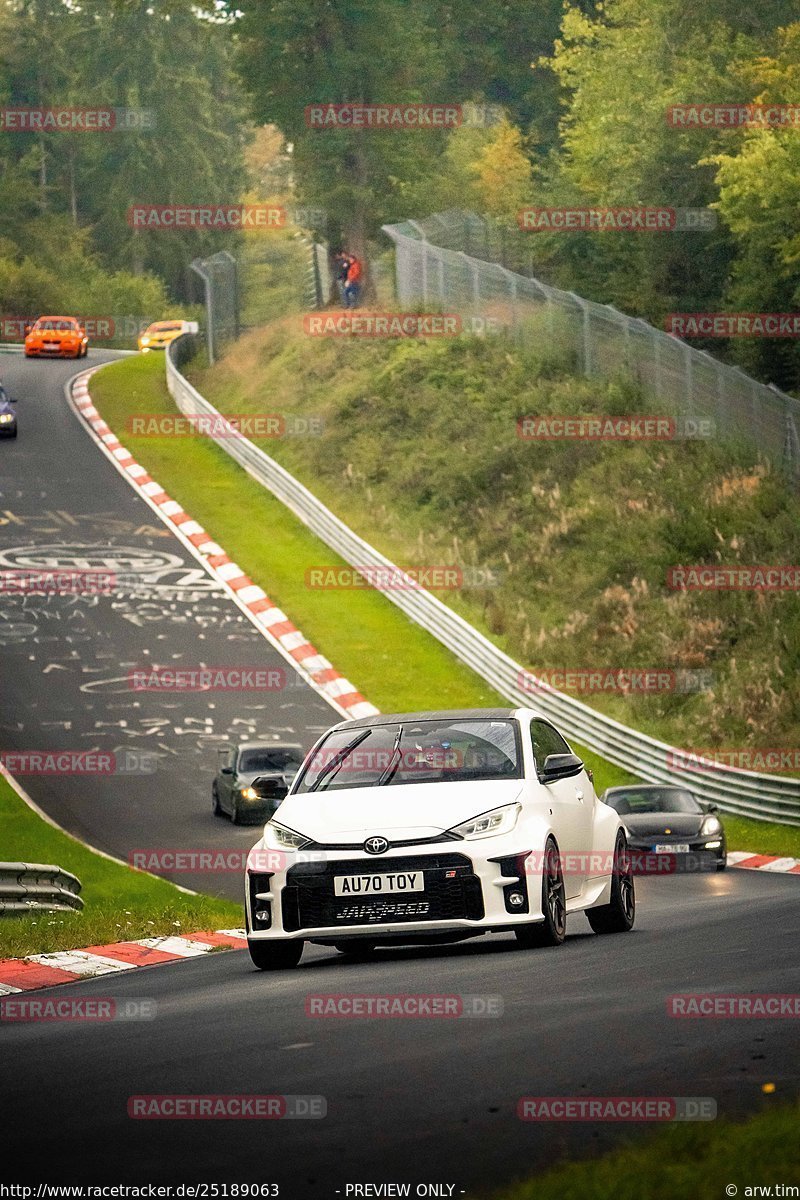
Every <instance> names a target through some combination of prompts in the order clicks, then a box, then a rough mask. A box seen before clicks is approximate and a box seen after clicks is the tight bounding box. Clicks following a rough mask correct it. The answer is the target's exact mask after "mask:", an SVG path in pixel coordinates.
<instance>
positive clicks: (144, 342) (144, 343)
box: [139, 337, 150, 346]
mask: <svg viewBox="0 0 800 1200" xmlns="http://www.w3.org/2000/svg"><path fill="white" fill-rule="evenodd" d="M139 344H140V345H141V346H149V345H150V338H149V337H142V338H139Z"/></svg>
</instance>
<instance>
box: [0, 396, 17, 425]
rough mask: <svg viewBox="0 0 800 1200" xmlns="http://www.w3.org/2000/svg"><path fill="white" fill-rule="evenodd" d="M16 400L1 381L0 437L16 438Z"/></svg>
mask: <svg viewBox="0 0 800 1200" xmlns="http://www.w3.org/2000/svg"><path fill="white" fill-rule="evenodd" d="M14 404H16V400H14V399H12V397H11V396H9V394H8V392H7V391H6V390H5V388H4V387H3V385H2V383H0V437H8V438H15V437H16V436H17V414H16V412H15V411H14V408H13V405H14Z"/></svg>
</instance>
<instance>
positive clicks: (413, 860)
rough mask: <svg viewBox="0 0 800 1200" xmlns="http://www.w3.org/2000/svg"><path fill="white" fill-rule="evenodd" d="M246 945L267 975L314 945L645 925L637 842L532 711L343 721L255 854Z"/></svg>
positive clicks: (529, 937) (313, 754)
mask: <svg viewBox="0 0 800 1200" xmlns="http://www.w3.org/2000/svg"><path fill="white" fill-rule="evenodd" d="M245 891H246V896H245V903H246V914H247V938H248V945H249V948H250V955H251V957H252V959H253V962H254V963H255V965H256V966H257V967H259V968H260V969H261V970H264V971H266V970H275V969H280V968H283V967H293V966H296V965H297V963H298V962H299V960H300V956H301V954H302V952H303V943H304V942H306V941H309V942H314V943H316V944H317V945H323V946H334V947H335V948H336V949H337V950H339V951H341V952H342V953H343V954H351V955H364V954H368V953H370V952H371V951H372V950H373V949H374V947H375V946H377V945H393V944H394V945H398V944H402V943H405V944H409V943H417V944H420V943H437V942H439V943H442V942H456V941H460V940H462V939H464V938H470V937H476V936H478V935H479V934H483V933H499V932H504V931H511V930H513V932H514V934H515V935H516V937H517V939H518V941H519V942H520V943H521V944H522V946H524V947H532V946H553V945H559V944H560V943H561V942H563V940H564V936H565V933H566V923H567V915H568V914H570V913H575V912H579V911H584V912H585V913H586V915H587V917H588V919H589V923H590V925H591V927H592V929H594V931H595V933H622V932H625V931H627V930H629V929H630V928H631V927H632V926H633V922H634V915H635V903H636V902H635V896H634V885H633V875H632V872H631V868H630V860H629V855H628V848H627V843H626V838H625V830H624V826H623V823H622V820H621V819H620V817H619V816H618V814H617V813H616V812H615V811H614V809H613V808H611V807H609V806H608V805H606V804H603V803H602V802H601V801H600V800H598V798H597V796H596V795H595V790H594V786H593V783H592V778H591V775H590V774H589V773H588V772H587V771H586V769H585V767H584V765H583V763H582V762H581V760H580V759H579V758H578V757H577V756H576V755H575V754H573V753H572V751H571V750H570V747H569V746H568V745H567V743H566V741H565V740H564V738H563V737H562V736H561V734H560V733H559V732H558V731H557V730H556V729H555V728H554V726H553V725H551V724H550V722H549V721H548V720H546V719H545V718H544V717H542V716H541V715H540V714H539V713H537V712H536V711H535V710H534V709H530V708H516V709H513V708H512V709H499V708H498V709H471V710H465V711H461V712H417V713H396V714H393V715H390V716H377V717H366V718H364V719H362V720H358V721H344V722H342V723H341V724H339V725H335V726H334V727H333V728H332V729H330V730H328V732H327V733H325V734H324V735H323V736H322V737H321V738H320V739H319V741H318V742H317V744H316V745H315V746H314V748H313V749H312V750H311V751H310V753H309V754H308V755H307V757H306V759H305V761H304V763H303V765H302V767H301V768H300V770H299V771H298V773H297V775H296V777H295V779H294V781H293V782H292V785H291V788H290V790H289V792H288V794H287V796H286V797H285V799H284V800H283V802H282V803H281V805H280V807H279V808H278V810H277V811H276V812H275V814H274V816H273V817H272V819H271V820H270V821H269V822H268V823H267V825H266V826H265V827H264V835H263V837H262V838H261V840H260V841H259V842H258V844H257V845H256V846H255V847H254V848H253V850H252V851H251V852H250V856H249V860H248V865H247V872H246V889H245Z"/></svg>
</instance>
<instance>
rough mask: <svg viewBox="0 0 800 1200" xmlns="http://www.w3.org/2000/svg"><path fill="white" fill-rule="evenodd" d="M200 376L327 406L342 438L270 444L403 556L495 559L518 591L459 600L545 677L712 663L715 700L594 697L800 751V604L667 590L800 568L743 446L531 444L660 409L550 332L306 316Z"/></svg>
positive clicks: (349, 516) (684, 726) (650, 716)
mask: <svg viewBox="0 0 800 1200" xmlns="http://www.w3.org/2000/svg"><path fill="white" fill-rule="evenodd" d="M193 377H194V381H195V382H196V383H197V385H198V386H199V387H200V390H201V391H202V392H203V393H204V395H206V396H207V397H208V398H209V399H210V400H211V401H212V402H213V403H214V404H216V405H217V406H218V407H219V408H220V409H222V410H223V411H227V412H237V413H238V412H261V413H282V414H286V415H291V414H296V415H306V416H308V415H312V416H318V417H321V418H322V419H323V420H324V422H325V433H324V436H316V437H315V436H306V437H284V438H279V439H271V440H265V441H263V442H261V445H262V446H263V447H264V448H265V449H266V450H267V451H268V452H269V453H270V454H272V455H273V456H274V457H276V458H277V459H278V460H279V461H280V462H282V463H283V464H284V465H286V466H287V467H288V468H289V469H291V470H292V471H293V472H295V473H296V474H297V475H298V476H299V477H300V478H301V479H302V480H303V481H304V482H306V483H307V484H308V485H309V486H311V487H312V488H313V490H314V491H315V492H316V494H317V495H319V496H320V497H321V498H322V499H323V500H324V501H325V502H326V503H327V504H329V505H330V507H331V508H332V509H333V510H334V511H335V512H336V513H337V514H338V515H339V516H341V517H342V518H343V519H345V520H346V521H347V522H348V523H349V524H350V525H351V526H353V527H354V528H355V529H356V530H357V531H358V532H359V533H360V534H362V535H363V536H364V537H366V538H367V539H368V540H370V541H371V542H373V543H374V544H375V545H376V546H377V547H378V548H379V549H381V550H382V551H384V552H385V553H386V554H388V555H389V556H390V557H392V558H393V559H394V561H395V562H398V563H401V564H403V565H406V566H408V565H424V564H435V565H439V564H443V563H453V562H456V563H459V564H461V565H463V566H470V565H471V566H473V567H477V568H481V569H484V568H487V567H489V568H492V569H493V570H494V571H495V574H496V575H497V577H498V578H499V580H500V583H499V586H496V587H489V588H475V589H472V590H469V589H462V590H459V591H441V592H439V593H438V594H439V595H440V597H441V598H442V599H443V600H444V601H445V602H446V603H448V604H451V605H452V606H453V608H455V609H457V610H458V611H459V612H461V613H463V614H464V615H465V616H467V617H468V618H469V619H470V620H472V621H473V622H474V623H475V624H477V625H478V626H479V627H481V628H483V629H484V630H485V631H486V632H488V633H489V634H490V635H491V636H492V637H493V638H494V639H495V640H496V642H497V643H498V644H499V645H501V646H502V647H503V648H504V649H505V650H507V651H508V652H509V653H511V654H512V655H514V656H515V657H516V658H518V659H519V660H520V661H521V662H522V663H523V664H524V665H525V666H526V667H529V668H531V669H532V670H535V671H537V672H542V671H544V670H561V669H565V668H569V669H575V670H586V669H592V670H596V669H598V668H600V669H608V670H616V669H620V668H622V669H627V668H633V667H636V668H641V669H654V670H659V671H677V672H685V671H690V672H698V671H701V672H707V673H709V674H707V676H706V679H705V682H706V685H707V684H708V683H709V682H710V684H711V686H710V687H709V686H705V687H704V689H703V690H701V691H697V692H694V693H688V694H675V693H672V692H670V693H666V694H665V693H662V694H657V695H653V694H643V693H636V694H629V695H627V696H625V695H620V694H608V693H604V694H596V693H592V694H583V695H582V698H584V699H586V700H587V701H588V702H589V703H591V704H593V705H595V706H596V707H598V708H599V709H602V710H603V711H605V712H608V713H609V714H611V715H613V716H615V717H617V718H618V719H620V720H623V721H625V722H626V723H630V724H632V725H635V726H636V727H637V728H639V729H643V730H645V731H648V732H651V733H653V734H654V735H656V736H661V737H663V738H665V739H666V740H669V741H671V742H673V743H674V744H677V745H681V746H693V747H711V746H717V747H734V746H750V747H754V748H764V747H791V746H794V745H797V744H798V740H797V739H798V734H800V693H799V692H798V683H797V680H798V666H799V665H800V601H799V600H798V596H797V594H796V593H783V594H773V595H756V594H754V593H752V592H751V593H747V592H728V593H712V592H691V593H678V592H674V591H671V590H669V588H668V587H667V582H666V581H667V572H668V570H669V569H670V568H671V567H673V566H675V565H680V564H697V563H722V564H737V563H739V564H747V563H776V564H787V563H797V562H800V501H798V498H797V497H796V496H795V495H792V494H791V493H790V492H789V491H788V489H787V487H786V485H785V484H784V481H783V478H782V477H781V475H780V474H779V473H777V472H775V471H774V470H773V469H771V468H770V467H769V466H768V465H767V464H766V463H764V462H758V461H754V460H753V458H752V456H751V455H748V452H747V451H745V450H744V449H741V448H732V447H730V446H728V445H721V444H719V443H718V442H717V441H715V440H711V439H703V440H702V441H676V442H647V443H645V442H641V443H638V444H632V443H620V442H587V441H582V442H577V441H572V442H556V441H551V442H546V441H538V442H536V441H526V440H522V439H520V438H519V437H518V435H517V421H518V419H519V418H520V417H522V416H524V415H526V414H536V415H544V414H573V415H578V414H595V413H606V414H616V415H622V414H629V413H636V412H640V411H643V409H644V408H645V401H644V399H643V397H642V396H641V394H640V393H639V391H638V389H637V387H636V386H635V385H633V384H632V383H630V382H626V381H622V380H621V381H618V382H612V383H602V382H599V381H591V382H588V381H586V380H583V379H579V378H576V377H575V375H574V374H573V372H572V369H571V365H570V364H569V362H567V361H566V360H565V359H563V358H562V357H561V356H560V353H559V351H558V350H557V349H556V348H550V347H548V345H547V344H545V343H543V345H542V347H541V349H539V350H538V351H535V352H534V351H531V350H529V349H522V348H519V347H517V346H515V345H513V344H512V343H510V342H507V341H506V340H505V339H500V338H492V339H479V338H470V339H466V338H458V339H441V340H438V341H403V342H400V343H398V342H388V341H382V340H372V341H371V342H370V341H369V340H367V339H356V338H350V339H323V338H312V337H308V336H306V335H305V334H304V333H303V330H302V321H301V318H300V317H297V316H294V317H288V318H286V319H285V320H283V321H281V322H279V323H276V324H273V325H271V326H269V327H267V328H264V329H260V330H258V331H256V332H253V333H251V334H250V335H248V337H246V338H244V339H243V340H242V341H241V342H240V343H239V344H238V345H237V347H236V351H235V354H229V355H228V356H227V357H226V358H225V359H224V360H223V361H222V362H221V363H219V364H217V366H216V367H215V368H214V369H213V370H207V369H206V370H201V369H198V370H197V371H196V372H195V373H194V376H193ZM649 411H655V410H653V409H652V408H650V409H649ZM329 561H332V560H331V558H330V556H328V558H327V559H326V560H325V562H326V563H327V562H329ZM298 582H300V581H299V580H298ZM696 678H697V677H695V679H696Z"/></svg>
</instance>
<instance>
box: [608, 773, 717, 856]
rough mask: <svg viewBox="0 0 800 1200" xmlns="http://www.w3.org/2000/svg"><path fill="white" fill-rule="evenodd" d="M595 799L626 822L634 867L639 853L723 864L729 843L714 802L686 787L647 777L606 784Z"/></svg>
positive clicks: (641, 854)
mask: <svg viewBox="0 0 800 1200" xmlns="http://www.w3.org/2000/svg"><path fill="white" fill-rule="evenodd" d="M600 799H601V800H602V801H603V803H604V804H610V805H611V807H612V808H613V809H616V811H617V812H618V813H619V815H620V817H622V820H623V821H624V822H625V827H626V829H627V833H628V845H629V847H630V850H631V856H632V858H633V861H634V867H636V865H637V862H640V861H642V859H643V857H644V856H649V855H675V856H676V858H677V869H678V870H683V869H684V868H686V869H689V868H690V866H691V865H692V864H697V866H698V867H701V866H702V865H704V864H705V865H706V866H716V869H717V870H718V871H724V870H725V867H726V866H727V862H728V848H727V843H726V840H725V830H724V829H723V827H722V822H721V821H720V819H719V815H718V810H717V806H716V805H715V804H703V803H702V802H701V801H700V800H698V799H697V797H696V796H695V795H694V794H693V793H692V792H690V791H688V789H686V788H682V787H666V786H662V785H661V784H650V783H637V784H634V785H631V786H629V787H612V788H607V789H606V791H605V792H603V795H602V796H601V797H600ZM688 856H691V858H689V857H688ZM645 869H647V868H645Z"/></svg>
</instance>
